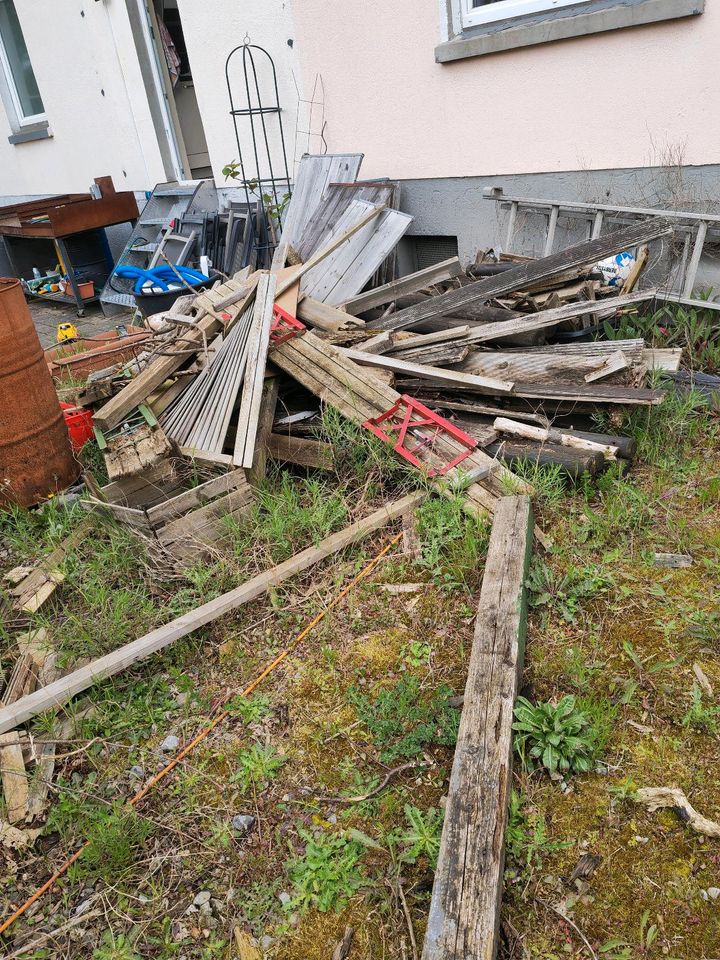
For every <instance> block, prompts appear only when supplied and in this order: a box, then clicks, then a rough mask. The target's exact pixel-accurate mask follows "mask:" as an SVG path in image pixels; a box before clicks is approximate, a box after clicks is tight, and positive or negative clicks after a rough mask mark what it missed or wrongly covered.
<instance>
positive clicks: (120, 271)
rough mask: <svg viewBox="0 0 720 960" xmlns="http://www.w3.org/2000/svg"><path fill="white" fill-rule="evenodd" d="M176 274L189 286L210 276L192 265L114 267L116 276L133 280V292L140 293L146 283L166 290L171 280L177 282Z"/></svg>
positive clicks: (199, 282) (205, 280)
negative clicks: (147, 268)
mask: <svg viewBox="0 0 720 960" xmlns="http://www.w3.org/2000/svg"><path fill="white" fill-rule="evenodd" d="M176 271H177V273H176ZM178 274H180V276H181V277H182V278H183V280H184V281H185V282H186V283H188V284H189V285H190V286H191V287H193V286H197V285H198V284H201V283H207V282H208V280H209V279H210V277H207V276H205V274H204V273H201V272H200V271H199V270H194V269H193V268H192V267H182V266H176V267H175V269H174V270H173V269H172V268H171V267H166V266H163V267H153V268H152V270H143V269H142V268H141V267H130V266H120V267H116V269H115V275H116V276H118V277H122V278H124V279H125V280H134V281H135V285H134V286H133V293H134V294H140V295H142V294H143V292H144V291H143V287H144V286H145V285H146V284H148V283H150V284H152V285H153V286H157V287H160V289H161V290H162V291H163V292H167V291H168V290H169V289H170V283H171V282H175V283H177V279H178V277H177V275H178Z"/></svg>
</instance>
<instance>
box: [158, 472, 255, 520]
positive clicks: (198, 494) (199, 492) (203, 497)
mask: <svg viewBox="0 0 720 960" xmlns="http://www.w3.org/2000/svg"><path fill="white" fill-rule="evenodd" d="M245 483H246V480H245V471H244V470H233V471H232V472H230V473H223V474H222V475H221V476H219V477H213V478H212V479H211V480H206V481H205V483H201V484H199V485H198V486H197V487H192V488H191V489H190V490H185V491H183V493H179V494H178V495H177V496H175V497H171V498H170V499H169V500H166V501H165V502H164V503H158V504H157V506H154V507H150V508H149V509H148V510H147V511H146V514H147V519H148V521H149V523H150V525H151V526H152V527H161V526H162V525H163V524H165V523H169V522H170V521H171V520H175V519H177V518H178V517H182V516H184V514H186V513H188V512H189V511H190V510H194V509H195V508H196V507H199V506H202V505H203V504H206V503H209V502H210V501H211V500H214V499H215V498H216V497H221V496H223V495H224V494H226V493H230V492H231V491H233V490H237V489H239V488H240V487H242V486H244V485H245Z"/></svg>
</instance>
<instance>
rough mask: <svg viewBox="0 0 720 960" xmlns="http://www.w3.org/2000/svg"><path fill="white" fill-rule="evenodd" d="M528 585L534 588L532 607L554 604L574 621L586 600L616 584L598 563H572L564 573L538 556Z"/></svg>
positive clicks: (529, 575)
mask: <svg viewBox="0 0 720 960" xmlns="http://www.w3.org/2000/svg"><path fill="white" fill-rule="evenodd" d="M525 585H526V586H527V588H528V590H529V591H530V600H529V602H530V606H531V607H550V608H552V609H554V610H556V611H557V613H559V614H560V616H561V617H562V619H563V620H566V621H567V622H568V623H574V622H575V621H576V619H577V615H578V612H579V609H580V604H581V602H582V601H583V600H589V599H590V598H592V597H595V596H597V595H598V594H600V593H605V592H606V591H607V590H609V589H610V587H611V586H613V585H614V581H613V579H612V577H611V576H610V574H608V573H607V572H605V571H603V570H602V569H601V567H600V566H598V565H597V564H587V565H586V566H584V567H580V568H578V567H572V566H571V567H568V569H567V571H566V572H565V573H564V574H562V575H560V574H557V573H555V571H554V570H553V569H552V568H551V567H549V566H548V565H547V564H546V563H545V562H544V561H543V560H541V559H540V558H538V557H536V558H535V559H534V560H533V562H532V564H531V566H530V571H529V573H528V577H527V580H526V581H525Z"/></svg>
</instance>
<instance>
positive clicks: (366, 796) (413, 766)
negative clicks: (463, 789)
mask: <svg viewBox="0 0 720 960" xmlns="http://www.w3.org/2000/svg"><path fill="white" fill-rule="evenodd" d="M342 732H343V731H341V733H342ZM331 739H332V738H331ZM326 742H327V741H326ZM432 765H433V764H432V761H431V760H423V761H421V762H420V763H403V764H402V766H399V767H394V768H393V769H392V770H389V771H388V772H387V774H386V775H385V776H384V777H383V779H382V780H381V781H380V783H379V784H378V785H377V786H376V787H375V788H374V789H373V790H371V791H370V792H369V793H363V794H362V795H361V796H359V797H328V796H325V795H324V794H315V799H316V800H322V801H324V802H325V803H363V801H365V800H370V798H371V797H374V796H376V795H377V794H378V793H380V792H381V791H382V790H384V789H385V787H386V786H387V785H388V784H389V783H390V781H391V780H392V778H393V777H397V776H398V775H399V774H401V773H404V772H405V771H406V770H423V769H426V768H427V767H431V766H432Z"/></svg>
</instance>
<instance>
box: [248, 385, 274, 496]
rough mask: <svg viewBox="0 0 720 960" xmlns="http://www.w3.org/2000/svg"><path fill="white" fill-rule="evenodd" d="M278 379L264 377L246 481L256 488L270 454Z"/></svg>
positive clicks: (264, 471)
mask: <svg viewBox="0 0 720 960" xmlns="http://www.w3.org/2000/svg"><path fill="white" fill-rule="evenodd" d="M279 387H280V383H279V379H278V377H276V376H267V374H266V376H265V383H264V384H263V391H262V399H261V401H260V418H259V420H258V428H257V437H256V439H255V456H254V458H253V465H252V470H250V471H248V481H249V482H250V483H251V484H252V486H254V487H257V486H258V485H259V484H260V483H262V481H263V480H264V479H265V475H266V472H267V458H268V457H269V456H272V454H271V453H270V438H271V435H272V428H273V423H274V421H275V410H276V407H277V400H278V390H279Z"/></svg>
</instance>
